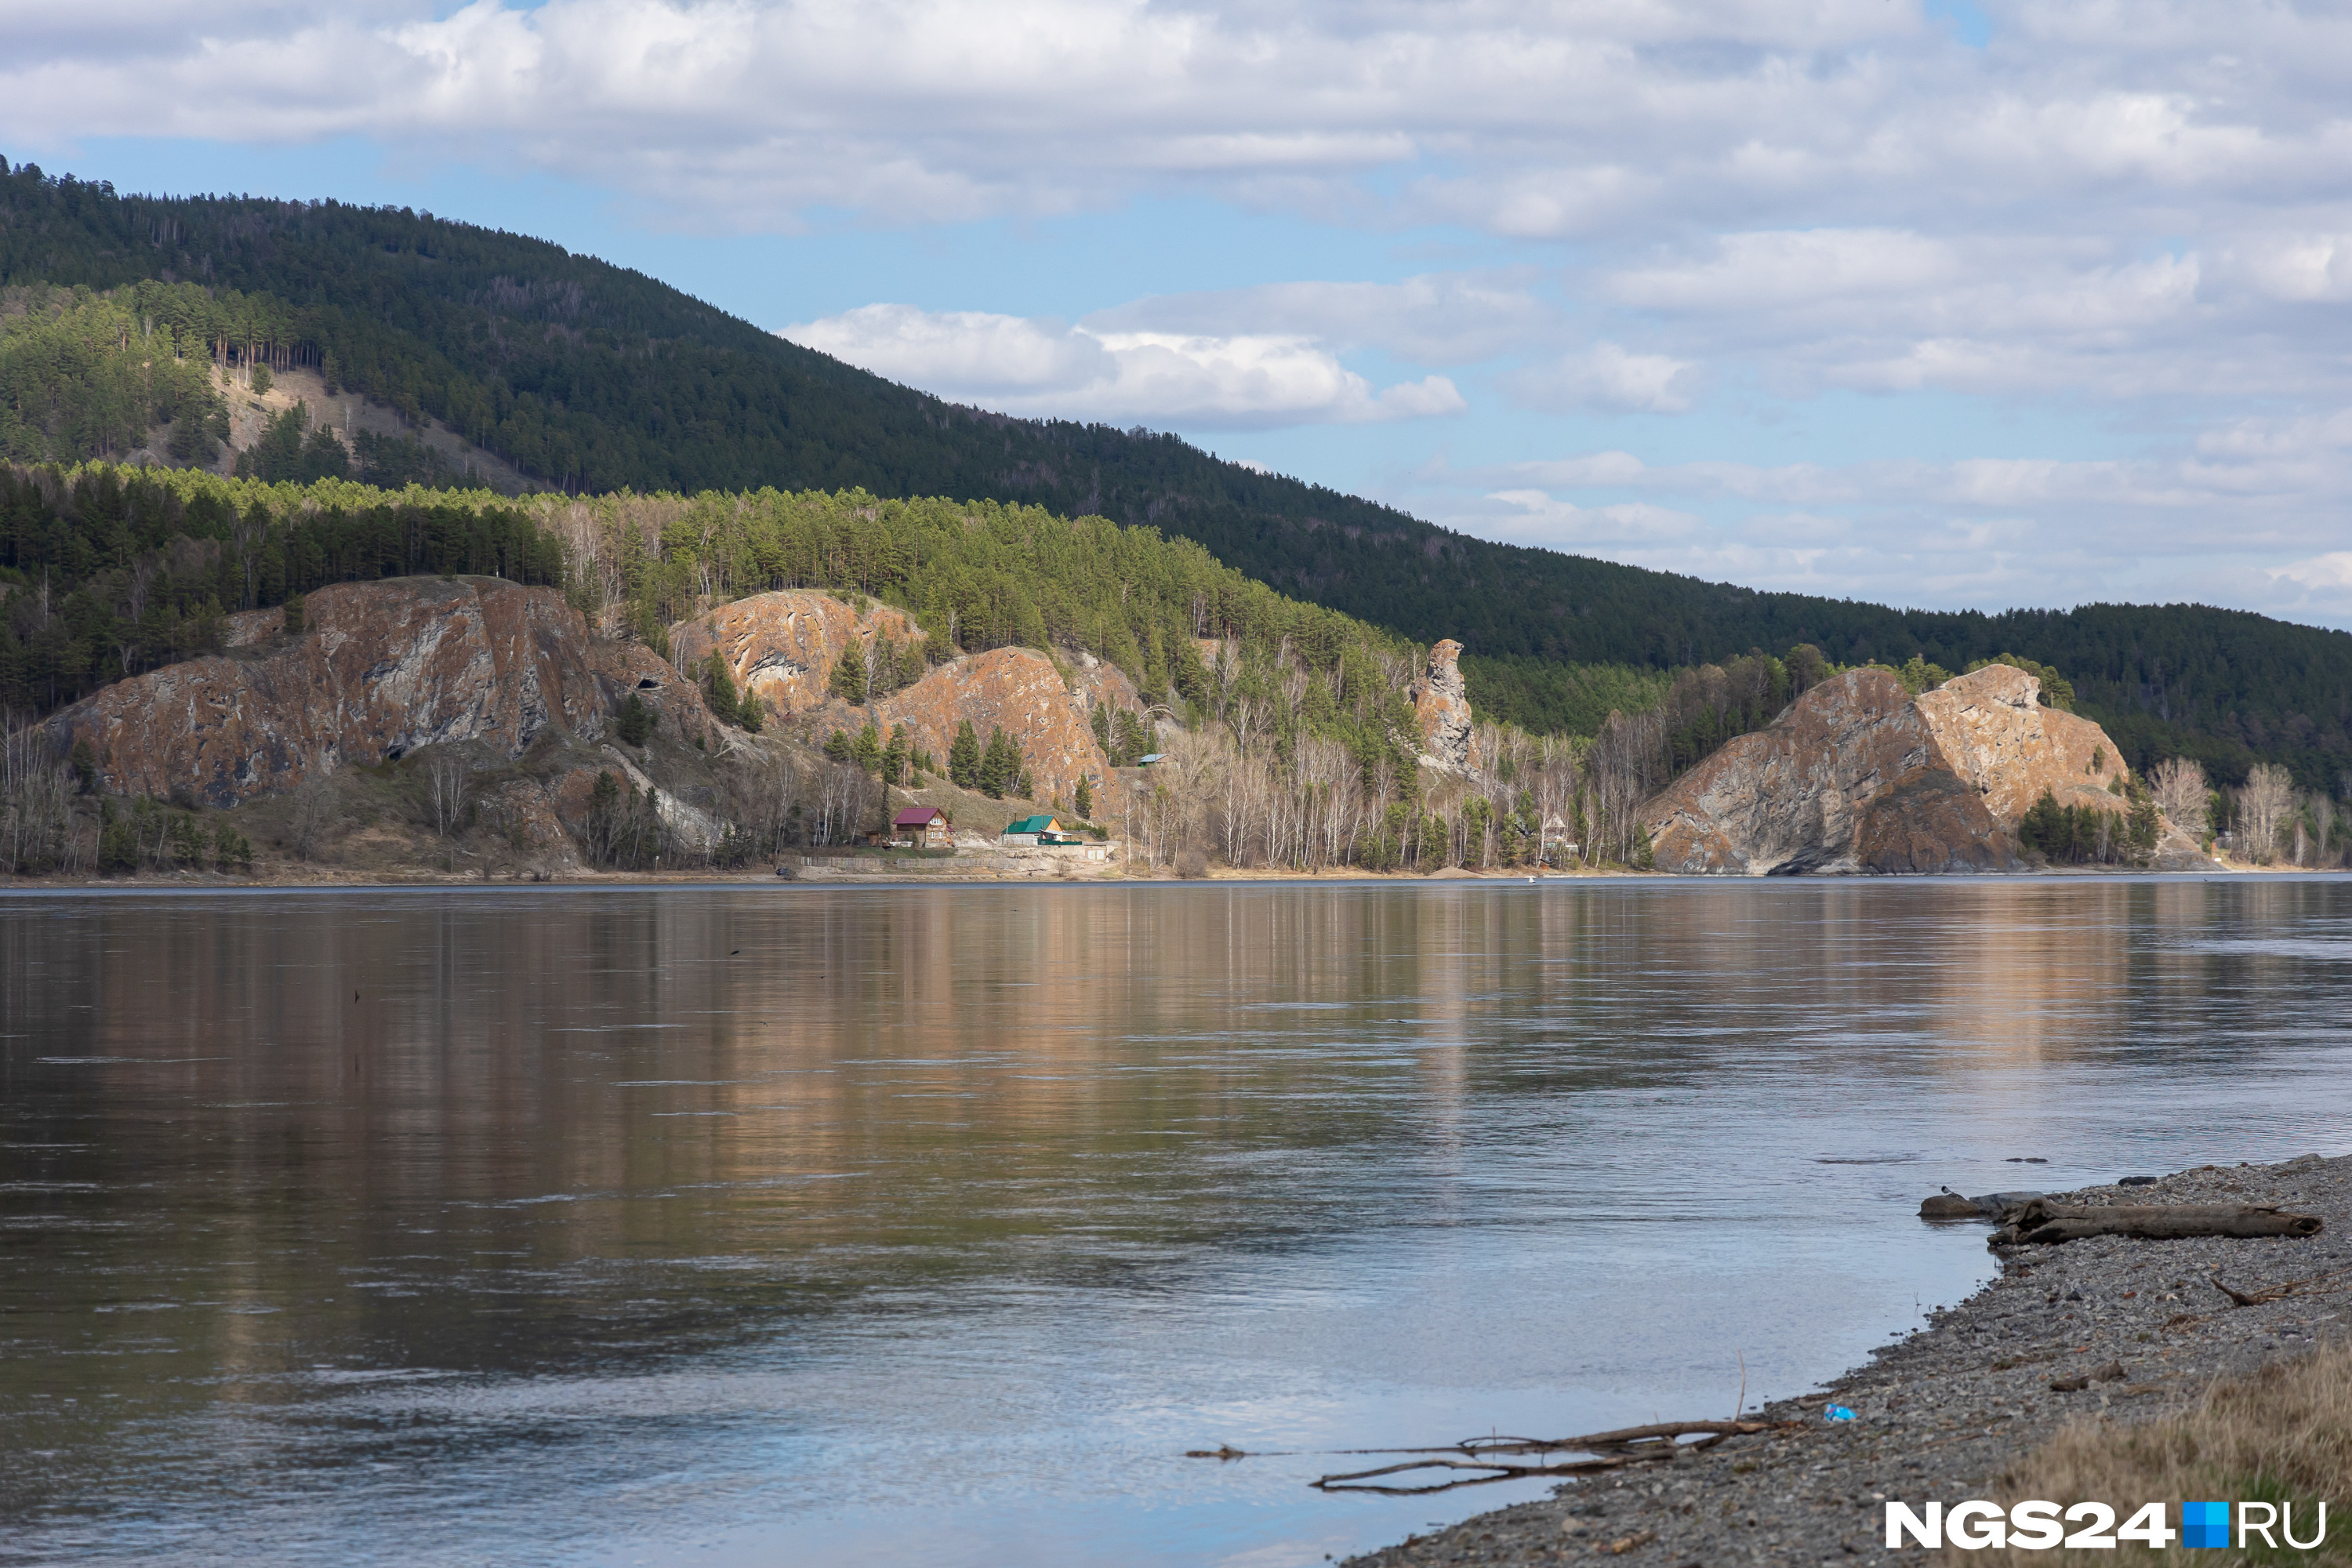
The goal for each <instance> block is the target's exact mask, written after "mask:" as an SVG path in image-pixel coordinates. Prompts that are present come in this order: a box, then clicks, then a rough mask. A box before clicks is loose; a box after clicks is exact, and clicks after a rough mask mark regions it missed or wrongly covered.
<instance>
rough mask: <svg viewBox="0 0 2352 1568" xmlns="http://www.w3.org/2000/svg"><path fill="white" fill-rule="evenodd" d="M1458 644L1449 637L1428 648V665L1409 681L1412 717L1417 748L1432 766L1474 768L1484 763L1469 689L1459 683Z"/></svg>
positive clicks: (1459, 656)
mask: <svg viewBox="0 0 2352 1568" xmlns="http://www.w3.org/2000/svg"><path fill="white" fill-rule="evenodd" d="M1461 658H1462V645H1461V644H1460V643H1458V642H1455V641H1454V639H1453V638H1452V637H1446V638H1444V639H1442V640H1440V641H1439V642H1438V643H1437V644H1436V645H1435V646H1434V647H1432V648H1431V649H1430V650H1429V667H1428V668H1426V669H1424V670H1423V671H1422V673H1421V674H1420V676H1419V677H1418V678H1417V679H1414V681H1413V683H1412V711H1413V717H1415V718H1416V719H1418V720H1420V721H1421V750H1422V755H1423V759H1424V760H1426V761H1427V762H1428V763H1431V764H1432V765H1433V766H1436V767H1441V768H1448V769H1453V770H1456V771H1459V770H1463V769H1468V770H1470V771H1473V772H1475V771H1476V770H1477V769H1479V768H1481V767H1484V766H1485V765H1486V764H1485V763H1484V762H1483V761H1482V760H1481V759H1480V757H1479V755H1478V739H1477V734H1476V732H1475V731H1474V730H1473V729H1472V727H1471V720H1470V691H1469V689H1468V687H1466V686H1465V684H1464V683H1463V679H1462V666H1461V664H1460V662H1459V660H1460V659H1461Z"/></svg>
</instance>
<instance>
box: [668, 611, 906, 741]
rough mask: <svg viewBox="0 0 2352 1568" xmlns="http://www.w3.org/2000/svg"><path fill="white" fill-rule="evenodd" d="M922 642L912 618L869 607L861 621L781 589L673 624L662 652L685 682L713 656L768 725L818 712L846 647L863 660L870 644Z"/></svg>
mask: <svg viewBox="0 0 2352 1568" xmlns="http://www.w3.org/2000/svg"><path fill="white" fill-rule="evenodd" d="M922 635H923V634H922V631H921V630H920V629H919V627H917V626H916V625H915V622H914V618H913V617H912V616H908V614H907V613H906V612H905V611H903V610H899V609H894V608H892V607H891V606H890V605H883V604H876V603H870V602H869V603H868V604H867V605H866V611H865V613H864V614H863V615H860V614H859V613H858V612H857V611H856V609H855V608H853V607H852V606H851V605H848V604H846V603H845V602H844V601H842V600H840V599H836V598H835V597H834V596H833V595H830V594H820V593H815V592H813V591H810V590H806V589H782V590H779V591H777V592H775V593H772V594H754V595H751V597H750V598H748V599H738V600H736V601H735V602H734V603H733V604H730V605H720V606H719V608H717V609H715V610H711V611H709V612H707V613H705V614H703V615H699V616H695V617H694V618H693V619H692V620H687V621H680V622H679V623H678V624H677V626H672V627H671V628H670V632H669V647H670V655H671V657H672V658H675V659H676V660H677V668H680V669H681V670H685V671H687V672H688V674H690V675H696V674H699V672H700V671H701V669H702V668H703V666H704V664H705V662H706V661H708V660H709V658H710V656H711V655H712V654H713V653H716V654H718V655H719V658H721V659H722V660H724V661H725V662H726V665H727V669H728V673H729V674H730V676H731V677H733V679H734V681H735V689H737V690H738V691H750V692H751V693H753V694H754V695H756V696H757V697H758V698H759V699H760V700H761V703H762V704H764V705H765V706H766V708H767V710H768V711H769V712H770V713H771V714H772V715H774V716H775V717H777V718H779V719H793V718H796V717H798V716H799V715H801V714H803V713H807V712H810V711H812V710H815V709H818V708H822V707H824V704H825V702H826V700H828V698H829V696H830V694H831V692H832V689H833V671H834V667H835V665H837V664H839V663H840V662H841V656H842V655H843V654H844V653H845V652H846V651H847V650H848V647H849V645H850V643H851V642H853V641H855V642H856V643H857V644H858V645H859V651H860V653H861V654H862V655H868V656H870V654H871V653H872V650H873V647H874V644H875V641H876V639H877V638H880V637H887V638H888V639H889V640H890V641H892V642H895V643H901V644H904V643H908V642H912V641H915V640H916V639H918V638H919V637H922ZM867 662H868V664H869V666H870V665H871V662H872V661H871V658H870V657H869V658H868V660H867Z"/></svg>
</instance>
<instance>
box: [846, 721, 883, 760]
mask: <svg viewBox="0 0 2352 1568" xmlns="http://www.w3.org/2000/svg"><path fill="white" fill-rule="evenodd" d="M851 755H852V756H854V757H855V758H856V762H857V765H858V766H859V767H861V768H864V769H865V770H866V772H867V773H879V772H880V771H881V768H882V726H881V725H879V724H877V723H876V722H875V721H873V720H871V719H868V720H867V721H866V728H864V729H863V730H860V731H857V742H856V746H855V747H854V748H853V750H852V752H851Z"/></svg>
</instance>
